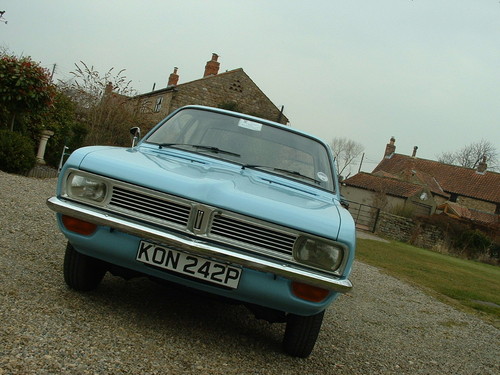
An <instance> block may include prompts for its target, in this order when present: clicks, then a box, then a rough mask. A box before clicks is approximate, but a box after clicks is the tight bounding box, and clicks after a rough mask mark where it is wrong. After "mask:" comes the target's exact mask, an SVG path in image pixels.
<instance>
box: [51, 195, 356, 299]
mask: <svg viewBox="0 0 500 375" xmlns="http://www.w3.org/2000/svg"><path fill="white" fill-rule="evenodd" d="M47 206H49V208H50V209H51V210H53V211H55V212H58V213H60V214H63V215H68V216H71V217H74V218H77V219H81V220H85V221H88V222H91V223H94V224H97V225H101V226H108V227H111V228H114V229H116V230H119V231H121V232H124V233H128V234H132V235H135V236H138V237H140V238H144V239H150V240H155V241H158V242H160V243H163V244H165V245H170V246H173V247H175V248H176V249H179V250H183V251H186V252H190V253H193V254H197V255H201V256H205V257H211V258H214V259H217V260H221V261H225V262H228V263H233V264H237V265H241V266H243V267H247V268H251V269H254V270H257V271H262V272H269V273H273V274H276V275H279V276H283V277H285V278H287V279H290V280H294V281H299V282H302V283H305V284H309V285H314V286H317V287H320V288H324V289H328V290H332V291H336V292H341V293H346V292H348V291H349V290H351V288H352V284H351V282H350V281H349V280H341V279H338V278H336V277H334V276H328V275H325V274H323V273H320V272H315V271H314V270H310V269H301V268H297V267H293V266H292V265H289V264H283V263H278V262H279V261H272V260H268V259H261V258H257V257H255V256H252V255H250V254H242V253H238V252H234V251H232V250H230V249H228V248H224V247H216V246H214V245H212V244H210V243H207V242H204V241H200V240H198V239H193V238H190V237H185V236H182V235H178V234H173V233H168V232H165V231H162V230H161V229H158V228H155V227H152V226H148V225H147V224H144V223H138V222H135V221H132V220H130V219H127V220H125V219H123V218H120V217H117V216H113V215H110V214H107V213H103V212H100V211H96V210H94V209H92V208H90V207H87V206H83V205H80V204H78V203H74V202H70V201H65V200H61V199H59V198H57V197H52V198H49V199H48V200H47Z"/></svg>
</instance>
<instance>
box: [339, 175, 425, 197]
mask: <svg viewBox="0 0 500 375" xmlns="http://www.w3.org/2000/svg"><path fill="white" fill-rule="evenodd" d="M342 184H345V185H346V186H353V187H357V188H362V189H366V190H371V191H376V192H384V193H385V194H388V195H392V196H395V197H402V198H409V197H413V196H414V195H416V194H418V193H420V192H421V191H422V190H424V189H425V187H424V186H422V185H418V184H414V183H411V182H407V181H402V180H399V179H397V178H392V177H386V176H378V175H375V174H371V173H366V172H360V173H358V174H355V175H354V176H352V177H349V178H348V179H346V180H344V181H342Z"/></svg>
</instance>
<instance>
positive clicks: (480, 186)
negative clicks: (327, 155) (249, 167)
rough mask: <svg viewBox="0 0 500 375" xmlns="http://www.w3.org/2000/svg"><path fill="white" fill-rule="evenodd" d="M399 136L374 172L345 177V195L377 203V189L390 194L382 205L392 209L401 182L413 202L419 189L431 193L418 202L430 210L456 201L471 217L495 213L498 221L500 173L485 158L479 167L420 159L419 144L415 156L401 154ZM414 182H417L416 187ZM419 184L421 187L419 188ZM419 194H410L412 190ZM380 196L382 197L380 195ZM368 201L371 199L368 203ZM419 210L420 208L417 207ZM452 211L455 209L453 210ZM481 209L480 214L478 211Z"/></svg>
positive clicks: (413, 202)
mask: <svg viewBox="0 0 500 375" xmlns="http://www.w3.org/2000/svg"><path fill="white" fill-rule="evenodd" d="M395 151H396V146H395V139H394V138H391V139H390V141H389V143H388V144H387V145H386V149H385V153H384V157H383V159H382V161H381V162H380V163H379V164H378V165H377V166H376V167H375V169H374V170H373V172H372V173H371V174H361V176H358V175H355V176H353V177H351V178H349V179H347V180H345V181H343V189H342V193H343V195H344V196H345V197H346V198H347V199H349V200H351V199H350V197H351V198H352V200H354V201H356V200H364V201H365V202H371V205H373V206H377V203H378V201H377V199H374V192H377V193H378V196H380V195H386V196H387V201H388V202H389V204H387V205H386V206H385V208H384V207H380V204H379V205H378V206H377V207H380V208H381V209H383V210H390V208H391V207H394V206H393V204H392V202H391V200H390V197H392V196H393V195H394V194H392V193H393V192H394V190H395V189H397V187H398V186H399V185H398V184H400V183H403V182H404V183H405V184H409V185H405V186H406V189H407V190H405V193H404V194H402V195H408V196H407V197H406V199H407V201H408V203H409V204H413V205H414V204H416V203H417V200H415V199H414V197H416V196H418V195H419V193H420V194H422V193H426V194H429V193H430V195H431V196H429V197H428V198H429V199H428V200H427V201H426V202H418V203H419V204H421V203H424V204H426V205H430V206H431V209H430V213H431V214H432V213H434V212H435V211H436V209H437V211H438V212H441V211H443V212H445V213H446V211H444V210H443V208H444V207H446V205H445V203H447V202H450V203H453V205H452V206H453V207H454V209H455V210H456V209H457V205H458V206H463V207H465V208H467V211H468V212H472V214H470V215H471V217H479V216H484V215H480V214H479V213H483V214H486V215H490V216H493V218H494V219H493V220H494V221H498V218H499V215H500V173H496V172H493V171H489V170H488V169H487V164H486V160H484V159H483V161H482V162H481V163H479V164H478V167H477V168H476V169H471V168H464V167H459V166H455V165H449V164H444V163H440V162H437V161H434V160H427V159H420V158H418V157H417V156H416V153H417V147H415V148H414V150H413V154H412V156H408V155H403V154H397V153H396V152H395ZM410 186H413V190H412V188H411V187H410ZM419 188H420V189H421V190H419ZM412 191H414V192H415V194H414V195H412V199H409V198H410V196H409V195H410V194H411V192H412ZM379 200H380V199H379ZM366 204H368V203H366ZM417 212H418V211H417ZM450 212H451V211H450ZM474 212H477V213H478V214H475V213H474Z"/></svg>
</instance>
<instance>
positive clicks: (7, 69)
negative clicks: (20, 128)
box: [0, 55, 56, 128]
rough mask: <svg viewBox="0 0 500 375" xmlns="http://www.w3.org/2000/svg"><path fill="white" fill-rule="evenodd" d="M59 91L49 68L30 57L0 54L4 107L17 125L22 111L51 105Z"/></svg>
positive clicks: (0, 93)
mask: <svg viewBox="0 0 500 375" xmlns="http://www.w3.org/2000/svg"><path fill="white" fill-rule="evenodd" d="M55 94H56V89H55V86H54V85H53V84H52V82H51V79H50V74H49V72H48V70H47V69H45V68H43V67H41V66H40V65H39V64H38V63H36V62H34V61H32V60H31V58H29V57H21V58H17V57H14V56H7V55H4V56H1V57H0V110H1V111H3V112H7V113H8V114H9V115H10V119H11V120H10V127H11V128H13V125H14V119H15V116H16V115H17V114H19V113H25V112H30V113H39V112H43V111H44V110H46V109H48V108H50V106H51V105H52V103H53V99H54V96H55Z"/></svg>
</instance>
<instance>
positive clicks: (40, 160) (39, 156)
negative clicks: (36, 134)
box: [36, 130, 54, 164]
mask: <svg viewBox="0 0 500 375" xmlns="http://www.w3.org/2000/svg"><path fill="white" fill-rule="evenodd" d="M53 135H54V132H53V131H50V130H43V131H42V137H41V139H40V145H39V146H38V153H37V154H36V162H37V164H45V160H43V157H44V155H45V148H46V147H47V141H48V140H49V138H50V137H52V136H53Z"/></svg>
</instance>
